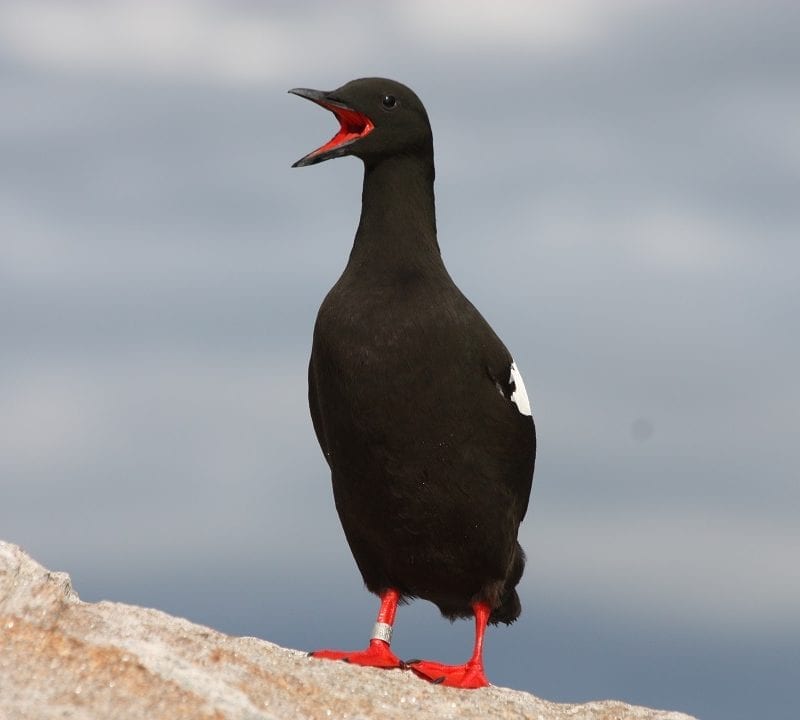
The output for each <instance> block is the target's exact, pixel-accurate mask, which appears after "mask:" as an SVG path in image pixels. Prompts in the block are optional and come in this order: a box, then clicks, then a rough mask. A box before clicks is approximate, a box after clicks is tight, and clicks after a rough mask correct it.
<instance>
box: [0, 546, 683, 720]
mask: <svg viewBox="0 0 800 720" xmlns="http://www.w3.org/2000/svg"><path fill="white" fill-rule="evenodd" d="M409 716H411V717H413V718H435V719H436V720H442V719H443V718H482V719H487V718H533V719H534V720H561V719H562V718H564V719H566V718H569V719H570V720H626V719H628V718H630V719H633V718H637V719H640V720H691V719H690V718H689V717H688V716H687V715H683V714H681V713H674V712H661V711H658V710H648V709H646V708H641V707H632V706H630V705H625V704H623V703H620V702H608V701H606V702H593V703H588V704H586V705H560V704H555V703H551V702H547V701H545V700H540V699H539V698H536V697H534V696H533V695H530V694H528V693H524V692H518V691H515V690H509V689H506V688H499V687H491V688H486V689H483V690H453V689H450V688H442V687H438V686H434V685H430V684H428V683H426V682H424V681H422V680H419V679H418V678H416V677H415V676H414V675H413V674H412V673H406V672H402V671H399V670H392V671H386V670H373V669H368V668H360V667H351V666H348V665H347V664H345V663H333V662H326V661H321V660H314V659H312V658H308V657H306V655H305V653H303V652H299V651H297V650H287V649H285V648H282V647H279V646H277V645H273V644H272V643H269V642H266V641H264V640H258V639H256V638H249V637H241V638H237V637H228V636H226V635H223V634H221V633H218V632H215V631H214V630H211V629H210V628H206V627H202V626H200V625H195V624H193V623H190V622H188V621H186V620H182V619H180V618H174V617H171V616H169V615H167V614H165V613H162V612H159V611H158V610H148V609H145V608H140V607H134V606H131V605H122V604H120V603H111V602H99V603H85V602H81V600H80V599H79V598H78V596H77V595H76V594H75V592H74V591H73V589H72V585H71V583H70V579H69V577H68V576H67V575H65V574H64V573H56V572H49V571H48V570H46V569H44V568H43V567H42V566H41V565H39V564H37V563H36V562H35V561H34V560H32V559H31V558H30V557H28V556H27V555H26V554H25V553H24V552H23V551H22V550H21V549H20V548H18V547H17V546H15V545H11V544H8V543H3V542H0V720H46V719H49V718H71V719H73V720H95V719H96V718H114V719H115V720H134V719H135V720H156V719H157V718H164V719H167V718H168V719H169V720H181V719H182V718H186V719H189V718H191V719H192V720H196V719H200V718H208V719H209V720H245V719H247V720H258V719H262V718H263V719H265V720H266V719H268V718H276V719H278V718H279V719H280V720H289V719H294V718H325V719H326V720H327V719H328V718H344V717H347V718H351V719H353V718H382V719H383V718H386V719H390V718H407V717H409Z"/></svg>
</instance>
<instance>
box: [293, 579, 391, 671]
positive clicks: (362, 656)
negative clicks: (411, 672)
mask: <svg viewBox="0 0 800 720" xmlns="http://www.w3.org/2000/svg"><path fill="white" fill-rule="evenodd" d="M399 600H400V593H399V592H397V590H395V589H394V588H389V589H388V590H385V591H384V592H382V593H381V608H380V610H379V611H378V617H377V619H376V621H375V627H374V628H373V630H372V638H371V639H370V641H369V646H368V647H367V648H366V649H365V650H357V651H353V652H347V651H343V650H315V651H314V652H310V653H309V655H310V656H311V657H315V658H322V659H324V660H344V661H345V662H350V663H354V664H355V665H366V666H369V667H379V668H399V667H402V666H403V663H402V662H401V660H400V658H398V657H397V655H395V654H394V653H393V652H392V650H391V648H390V647H389V645H390V643H391V642H392V626H393V625H394V616H395V613H396V612H397V603H398V601H399Z"/></svg>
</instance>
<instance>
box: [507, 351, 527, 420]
mask: <svg viewBox="0 0 800 720" xmlns="http://www.w3.org/2000/svg"><path fill="white" fill-rule="evenodd" d="M508 383H509V385H510V384H511V383H514V392H513V393H511V402H513V403H514V404H515V405H516V406H517V410H519V411H520V412H521V413H522V414H523V415H530V414H531V403H530V400H528V392H527V391H526V390H525V383H524V382H523V380H522V375H520V372H519V370H517V363H515V362H513V361H512V362H511V375H510V377H509V378H508Z"/></svg>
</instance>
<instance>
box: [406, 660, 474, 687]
mask: <svg viewBox="0 0 800 720" xmlns="http://www.w3.org/2000/svg"><path fill="white" fill-rule="evenodd" d="M405 665H406V666H407V667H409V668H411V670H413V671H414V672H415V673H416V674H417V675H418V676H419V677H421V678H422V679H423V680H428V681H429V682H432V683H434V684H435V685H445V686H446V687H456V688H464V689H474V688H482V687H488V685H489V681H488V680H487V679H486V675H485V673H484V672H483V664H482V663H480V662H472V661H470V662H466V663H464V664H463V665H444V664H443V663H438V662H432V661H431V660H409V661H408V662H406V663H405Z"/></svg>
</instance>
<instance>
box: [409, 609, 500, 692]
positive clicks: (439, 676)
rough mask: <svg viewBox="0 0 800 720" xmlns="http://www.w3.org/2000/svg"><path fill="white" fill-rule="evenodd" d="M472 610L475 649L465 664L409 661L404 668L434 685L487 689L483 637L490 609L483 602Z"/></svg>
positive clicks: (490, 612)
mask: <svg viewBox="0 0 800 720" xmlns="http://www.w3.org/2000/svg"><path fill="white" fill-rule="evenodd" d="M472 610H473V612H474V613H475V647H474V648H473V650H472V657H471V658H470V659H469V660H468V661H467V662H465V663H464V664H463V665H444V664H442V663H438V662H432V661H431V660H409V661H407V662H406V663H405V667H409V668H411V669H412V670H413V671H414V672H415V673H416V674H417V675H418V676H419V677H421V678H423V679H424V680H428V681H430V682H432V683H434V684H436V685H445V686H447V687H456V688H464V689H472V688H482V687H487V686H488V685H489V681H488V680H487V679H486V675H485V673H484V672H483V635H484V633H485V632H486V624H487V623H488V622H489V617H490V616H491V614H492V609H491V608H490V607H489V605H488V604H487V603H485V602H476V603H475V604H474V605H473V606H472Z"/></svg>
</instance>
